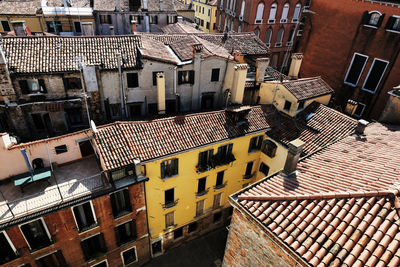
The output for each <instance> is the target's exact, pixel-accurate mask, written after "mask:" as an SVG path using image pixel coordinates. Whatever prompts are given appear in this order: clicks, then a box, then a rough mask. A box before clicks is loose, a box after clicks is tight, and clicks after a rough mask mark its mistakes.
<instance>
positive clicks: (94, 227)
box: [78, 223, 99, 235]
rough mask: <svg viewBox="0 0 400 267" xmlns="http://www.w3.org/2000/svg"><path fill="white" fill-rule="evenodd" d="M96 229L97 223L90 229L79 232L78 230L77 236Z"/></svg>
mask: <svg viewBox="0 0 400 267" xmlns="http://www.w3.org/2000/svg"><path fill="white" fill-rule="evenodd" d="M96 228H99V225H98V224H97V223H96V224H95V225H93V226H91V227H86V228H83V229H82V230H81V231H79V230H78V234H79V235H81V234H85V233H87V232H89V231H91V230H94V229H96Z"/></svg>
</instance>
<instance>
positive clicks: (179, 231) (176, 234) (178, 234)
mask: <svg viewBox="0 0 400 267" xmlns="http://www.w3.org/2000/svg"><path fill="white" fill-rule="evenodd" d="M182 236H183V227H179V228H178V229H176V230H175V231H174V239H178V238H180V237H182Z"/></svg>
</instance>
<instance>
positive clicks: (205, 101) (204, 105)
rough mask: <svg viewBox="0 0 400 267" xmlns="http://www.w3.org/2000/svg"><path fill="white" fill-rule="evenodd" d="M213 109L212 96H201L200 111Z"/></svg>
mask: <svg viewBox="0 0 400 267" xmlns="http://www.w3.org/2000/svg"><path fill="white" fill-rule="evenodd" d="M213 107H214V94H203V95H202V96H201V109H202V110H210V109H212V108H213Z"/></svg>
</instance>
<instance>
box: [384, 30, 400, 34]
mask: <svg viewBox="0 0 400 267" xmlns="http://www.w3.org/2000/svg"><path fill="white" fill-rule="evenodd" d="M386 31H387V32H393V33H398V34H400V31H396V30H389V29H386Z"/></svg>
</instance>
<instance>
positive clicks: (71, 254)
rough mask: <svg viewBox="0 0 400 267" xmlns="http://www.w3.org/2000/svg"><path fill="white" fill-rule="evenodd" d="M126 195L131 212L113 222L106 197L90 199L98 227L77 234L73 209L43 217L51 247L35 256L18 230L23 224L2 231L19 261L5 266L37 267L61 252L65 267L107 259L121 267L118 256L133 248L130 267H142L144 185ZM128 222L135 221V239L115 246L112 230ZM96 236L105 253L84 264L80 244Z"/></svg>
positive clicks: (146, 247)
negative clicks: (101, 239) (134, 258)
mask: <svg viewBox="0 0 400 267" xmlns="http://www.w3.org/2000/svg"><path fill="white" fill-rule="evenodd" d="M129 195H130V202H131V206H132V210H133V211H132V212H131V213H129V214H127V215H125V216H122V217H120V218H116V219H114V217H113V213H112V207H111V201H110V196H109V194H104V195H102V196H99V197H96V198H94V199H92V200H91V201H92V204H93V208H94V212H95V216H96V218H97V226H96V227H94V228H92V229H90V230H88V231H86V232H83V233H79V232H78V230H77V224H76V222H75V219H74V216H73V212H72V209H71V207H72V206H70V207H67V208H64V209H61V210H58V211H55V212H52V213H49V214H47V215H44V216H42V218H43V220H44V222H45V224H46V227H47V229H48V231H49V233H50V236H51V239H52V241H53V244H51V245H50V246H48V247H45V248H42V249H39V250H37V251H34V252H30V250H29V247H28V244H27V242H26V241H25V238H24V236H23V235H22V232H21V231H20V229H19V225H21V224H24V223H25V222H22V223H21V224H19V225H14V226H12V227H10V228H7V229H5V232H6V233H7V235H8V236H9V238H10V240H11V242H12V243H13V245H14V247H15V248H16V250H17V252H18V254H19V257H18V258H17V259H15V260H13V261H11V262H8V263H6V264H5V265H4V266H19V265H21V264H26V263H29V264H30V265H31V266H39V265H38V264H37V263H36V259H38V258H40V257H43V256H45V255H48V254H50V253H53V252H55V251H61V252H62V255H63V257H64V259H65V261H66V264H67V265H68V266H92V265H95V264H96V263H99V262H101V261H104V260H105V259H107V262H108V266H123V263H122V259H121V252H122V251H124V250H127V249H130V248H132V247H136V253H137V259H138V261H137V262H136V263H133V264H131V265H129V266H138V265H142V264H143V263H144V262H146V261H148V260H149V259H150V253H149V237H148V227H147V218H146V209H145V198H144V183H143V182H141V183H139V184H136V185H132V186H130V187H129ZM86 201H87V200H85V201H83V202H81V203H84V202H86ZM76 204H79V203H76ZM76 204H75V205H76ZM39 218H40V217H39ZM35 220H36V219H35ZM129 220H134V221H135V225H136V236H137V238H136V240H134V241H132V242H130V243H126V244H123V245H121V246H118V245H117V243H116V236H115V230H114V228H115V226H116V225H118V224H120V223H122V222H126V221H129ZM99 233H102V234H103V235H104V240H105V246H106V248H107V253H106V254H104V255H102V256H99V257H98V258H96V259H95V260H90V261H85V258H84V255H83V251H82V248H81V241H82V240H84V239H85V238H87V237H90V236H94V235H96V234H99Z"/></svg>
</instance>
